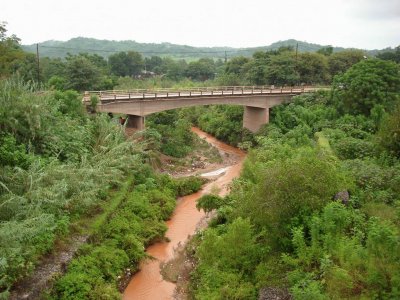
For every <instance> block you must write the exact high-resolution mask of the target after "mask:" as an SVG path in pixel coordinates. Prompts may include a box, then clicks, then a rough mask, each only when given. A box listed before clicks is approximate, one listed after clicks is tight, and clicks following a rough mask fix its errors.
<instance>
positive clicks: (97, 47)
mask: <svg viewBox="0 0 400 300" xmlns="http://www.w3.org/2000/svg"><path fill="white" fill-rule="evenodd" d="M297 43H298V45H299V46H298V50H299V51H300V52H315V51H317V50H318V49H321V48H323V47H326V46H322V45H318V44H312V43H307V42H302V41H297V40H294V39H290V40H286V41H279V42H275V43H273V44H271V45H269V46H260V47H252V48H232V47H192V46H187V45H176V44H170V43H161V44H155V43H138V42H135V41H110V40H98V39H93V38H84V37H77V38H73V39H70V40H69V41H66V42H62V41H46V42H42V43H39V52H40V56H41V57H46V56H47V57H51V58H56V57H65V56H66V55H67V53H71V54H78V53H82V52H87V53H96V54H99V55H101V56H104V57H108V56H109V55H111V54H113V53H116V52H119V51H137V52H140V53H142V54H143V55H144V56H148V57H150V56H152V55H157V56H161V57H164V56H170V57H173V58H176V59H179V58H184V59H187V60H192V59H198V58H202V57H209V58H215V59H218V58H221V59H224V58H225V55H226V56H227V57H228V58H230V57H233V56H238V55H244V56H251V55H252V54H253V53H254V52H255V51H267V50H276V49H278V48H279V47H282V46H292V47H294V48H295V47H296V44H297ZM22 48H23V49H24V50H25V51H28V52H33V53H36V44H32V45H23V46H22ZM344 49H345V48H341V47H334V51H335V52H336V51H341V50H344ZM368 52H373V51H368ZM375 52H376V51H375ZM371 54H374V53H371Z"/></svg>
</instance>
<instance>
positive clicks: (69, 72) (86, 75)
mask: <svg viewBox="0 0 400 300" xmlns="http://www.w3.org/2000/svg"><path fill="white" fill-rule="evenodd" d="M65 75H66V79H67V86H66V87H67V88H68V89H74V90H77V91H84V90H92V89H94V88H95V87H96V86H97V85H98V84H99V82H100V76H101V73H100V70H99V69H98V68H97V67H96V66H95V65H94V64H93V63H92V62H91V61H90V60H89V59H88V58H86V57H85V56H81V55H70V56H68V57H67V63H66V70H65Z"/></svg>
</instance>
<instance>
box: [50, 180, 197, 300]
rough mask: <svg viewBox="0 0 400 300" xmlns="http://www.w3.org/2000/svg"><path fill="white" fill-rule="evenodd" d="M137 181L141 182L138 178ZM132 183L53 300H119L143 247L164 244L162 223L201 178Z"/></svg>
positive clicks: (57, 287) (74, 262) (58, 284)
mask: <svg viewBox="0 0 400 300" xmlns="http://www.w3.org/2000/svg"><path fill="white" fill-rule="evenodd" d="M138 179H139V178H138ZM138 179H136V181H135V180H134V181H133V182H134V184H132V183H131V184H130V186H129V188H128V189H127V191H126V193H125V194H123V195H122V196H123V200H122V201H121V204H120V205H119V206H118V207H117V208H116V209H115V210H114V211H113V213H112V214H111V215H110V216H109V218H108V220H106V222H104V223H103V224H101V226H99V228H97V230H96V231H95V232H94V234H93V235H92V236H91V239H90V240H91V242H90V243H89V244H88V245H85V246H84V247H82V248H81V249H80V251H79V253H78V256H77V257H76V258H75V259H74V260H72V262H71V263H70V265H69V267H68V270H67V272H66V274H64V275H63V276H62V277H61V278H59V279H58V280H57V281H56V283H55V288H54V291H53V293H52V295H51V296H49V298H51V299H120V294H119V292H118V283H119V278H121V275H122V274H124V271H125V270H126V269H128V268H129V269H130V272H132V273H135V272H136V271H137V270H138V266H139V262H140V260H141V259H143V258H145V257H146V253H145V247H146V246H148V245H150V244H152V243H154V242H156V241H160V240H162V239H163V236H164V234H165V232H166V230H167V227H166V225H165V223H164V221H165V220H167V219H168V218H169V216H170V215H171V213H172V211H173V210H174V208H175V199H176V197H177V196H178V195H180V196H183V195H186V194H187V193H193V192H194V191H197V190H198V189H199V188H200V187H201V184H202V181H201V180H200V179H198V178H186V179H182V180H180V181H178V182H175V181H174V180H172V179H171V178H169V177H168V176H157V175H155V174H152V173H149V174H148V176H145V177H144V176H142V178H141V179H142V180H144V182H141V181H138Z"/></svg>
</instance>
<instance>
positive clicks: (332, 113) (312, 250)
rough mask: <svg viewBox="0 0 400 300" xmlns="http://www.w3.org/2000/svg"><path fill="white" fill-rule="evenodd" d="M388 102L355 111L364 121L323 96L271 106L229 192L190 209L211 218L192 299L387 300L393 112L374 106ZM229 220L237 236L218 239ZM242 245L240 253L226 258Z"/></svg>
mask: <svg viewBox="0 0 400 300" xmlns="http://www.w3.org/2000/svg"><path fill="white" fill-rule="evenodd" d="M363 64H365V63H363ZM367 64H369V63H367ZM370 64H371V65H373V66H375V67H376V65H379V64H374V63H370ZM352 72H353V71H352ZM346 76H347V75H346V74H345V75H344V77H346ZM384 78H386V77H384ZM353 79H354V78H353ZM360 88H361V90H362V87H360ZM371 88H372V93H373V87H371V86H369V87H368V88H367V90H366V92H367V94H368V91H370V90H371ZM396 93H397V94H396ZM378 96H382V94H379V95H378ZM392 96H393V97H392ZM352 97H353V96H352ZM354 97H355V98H354V99H356V100H355V101H358V102H357V103H358V104H357V105H361V106H363V105H364V104H363V101H364V100H365V99H360V97H362V96H361V94H357V95H355V96H354ZM382 97H384V96H382ZM396 97H398V91H397V92H393V95H391V100H390V99H386V100H387V101H386V100H385V99H383V100H382V101H381V102H379V103H380V104H379V103H376V105H374V104H373V103H372V104H371V103H369V104H368V105H370V104H371V105H372V106H371V107H372V108H373V109H372V110H371V107H369V108H366V107H362V108H360V110H359V112H362V113H365V115H364V114H363V115H357V114H356V111H355V110H354V111H352V112H351V113H352V115H349V114H345V113H344V111H340V108H343V107H346V106H342V105H343V103H342V102H341V101H343V99H341V98H340V97H338V98H335V97H331V96H330V95H329V93H317V94H314V95H307V96H300V97H296V98H295V99H294V101H293V102H292V103H291V104H288V105H283V106H279V107H276V108H273V109H272V113H271V116H272V123H271V124H268V125H267V126H265V127H264V128H263V129H262V130H261V131H260V133H259V135H258V136H257V137H256V138H255V140H256V142H257V145H258V146H257V147H256V148H255V149H252V150H251V151H250V152H249V154H248V157H247V159H246V161H245V163H244V167H243V170H242V174H241V177H240V179H238V180H237V181H235V182H234V184H233V186H232V190H231V194H230V195H229V196H227V197H225V198H224V199H223V200H222V201H218V202H219V203H218V205H215V203H214V202H215V201H214V199H213V198H212V197H211V198H210V199H209V198H205V199H202V202H201V203H199V206H200V207H203V208H204V209H206V208H207V207H208V206H210V207H211V209H217V213H218V217H217V218H216V219H215V220H214V221H213V222H212V223H211V225H212V227H211V228H209V229H207V230H206V231H205V232H204V233H202V234H201V235H200V236H199V237H198V241H197V242H198V243H199V247H198V249H197V251H196V257H197V258H198V262H197V266H196V269H195V271H194V272H193V273H192V277H193V281H192V293H193V296H194V298H195V299H222V298H225V299H226V298H231V299H257V296H258V295H257V293H254V291H255V290H257V289H260V288H262V287H271V286H272V287H274V288H276V289H281V291H282V292H283V293H284V292H285V290H287V291H289V292H290V293H291V294H292V296H293V297H294V298H295V299H348V298H355V299H359V298H365V299H397V298H398V297H399V296H400V294H399V288H398V287H399V278H400V273H399V270H400V257H399V253H400V243H399V236H400V227H399V225H400V210H399V208H400V203H399V195H400V189H399V186H400V176H399V174H400V173H399V170H400V169H399V168H400V163H399V161H398V158H397V157H396V155H397V152H396V151H395V147H396V124H397V123H398V122H397V111H396V112H394V113H392V114H391V116H390V117H385V113H386V112H388V111H390V105H388V106H385V107H384V106H382V107H381V106H379V105H381V104H382V103H383V104H385V103H389V102H390V101H392V100H394V99H398V98H396ZM349 99H350V98H349ZM365 101H367V100H365ZM395 101H398V100H395ZM354 105H355V104H354ZM337 108H339V111H337ZM382 109H383V110H382ZM369 111H371V114H369V113H367V112H369ZM385 111H386V112H385ZM396 122H397V123H396ZM377 132H378V134H376V133H377ZM383 137H385V139H386V141H384V140H383ZM315 138H317V140H315ZM338 192H340V193H338ZM334 199H336V201H334ZM244 223H247V225H245V224H244ZM238 224H241V227H242V230H243V231H241V236H243V239H241V237H239V235H237V236H236V237H237V240H234V239H228V238H227V237H228V236H231V235H235V233H236V232H237V226H238ZM244 228H247V229H246V230H245V229H244ZM223 240H224V241H223ZM233 240H234V242H233ZM228 243H229V244H228ZM243 247H248V248H247V249H246V253H247V255H244V257H242V256H241V254H240V253H237V254H235V255H234V256H232V252H234V251H236V250H232V248H237V250H238V251H239V252H240V249H242V248H243ZM253 249H258V250H260V251H254V250H253ZM265 253H267V255H266V254H265ZM249 261H251V264H252V266H253V268H252V270H250V269H246V262H249ZM242 262H243V263H242ZM212 279H214V280H212ZM220 295H225V297H222V296H220Z"/></svg>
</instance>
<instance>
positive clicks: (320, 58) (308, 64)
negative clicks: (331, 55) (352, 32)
mask: <svg viewBox="0 0 400 300" xmlns="http://www.w3.org/2000/svg"><path fill="white" fill-rule="evenodd" d="M297 71H298V72H299V76H300V81H301V82H302V83H308V84H313V83H323V82H327V81H328V79H329V69H328V60H327V59H326V57H325V56H324V55H322V54H319V53H309V52H306V53H301V54H299V55H298V61H297Z"/></svg>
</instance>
